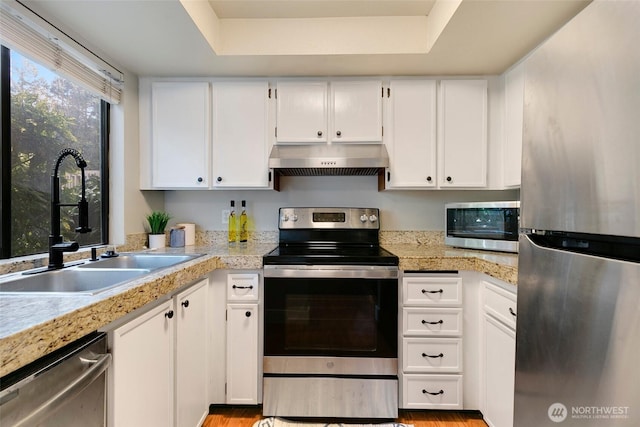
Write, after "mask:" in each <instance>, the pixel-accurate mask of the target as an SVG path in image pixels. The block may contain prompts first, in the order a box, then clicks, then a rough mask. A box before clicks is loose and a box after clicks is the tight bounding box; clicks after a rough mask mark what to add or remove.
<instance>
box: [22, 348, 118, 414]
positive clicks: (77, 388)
mask: <svg viewBox="0 0 640 427" xmlns="http://www.w3.org/2000/svg"><path fill="white" fill-rule="evenodd" d="M80 360H81V361H82V362H83V363H87V364H91V365H93V366H91V367H90V368H89V369H87V370H86V371H84V372H82V373H81V374H80V375H78V376H77V377H76V378H74V379H73V380H71V381H70V382H69V384H67V385H66V386H65V387H64V388H63V389H62V390H60V391H59V392H57V393H56V394H54V395H53V396H51V397H50V398H49V399H47V400H46V401H45V402H43V403H42V404H41V405H40V406H38V407H37V408H36V409H34V410H33V411H31V413H29V415H27V416H26V417H24V418H23V419H21V420H20V421H18V422H17V423H16V424H14V426H13V427H22V426H32V425H34V424H36V423H38V422H40V421H42V420H43V419H45V418H46V417H47V416H48V414H50V413H51V411H52V410H53V409H54V408H56V407H58V406H60V405H62V404H64V403H65V402H67V401H69V400H71V399H72V398H74V397H75V396H77V395H78V394H80V392H82V391H83V390H84V389H86V388H87V387H88V386H89V385H90V384H91V383H92V382H94V381H95V380H96V379H98V378H99V377H100V375H102V374H103V373H104V371H106V370H107V368H108V367H109V366H110V365H111V354H109V353H106V354H100V355H98V357H96V358H95V359H87V358H84V357H82V358H81V359H80Z"/></svg>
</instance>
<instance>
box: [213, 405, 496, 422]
mask: <svg viewBox="0 0 640 427" xmlns="http://www.w3.org/2000/svg"><path fill="white" fill-rule="evenodd" d="M211 412H212V413H211V414H210V415H209V416H208V417H207V418H206V419H205V421H204V424H203V425H202V427H251V426H252V425H253V423H255V422H256V421H258V420H260V419H262V418H263V417H262V408H261V407H259V406H248V407H244V406H232V407H215V408H213V409H212V411H211ZM396 421H397V422H401V423H406V424H413V425H414V426H415V427H487V425H486V424H485V422H484V421H483V420H482V416H481V415H480V414H479V413H477V412H455V411H407V410H400V414H399V417H398V419H397V420H396Z"/></svg>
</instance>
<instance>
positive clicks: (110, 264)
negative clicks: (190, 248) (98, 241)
mask: <svg viewBox="0 0 640 427" xmlns="http://www.w3.org/2000/svg"><path fill="white" fill-rule="evenodd" d="M199 256H201V255H200V254H192V255H181V254H152V253H121V254H120V255H119V256H117V257H115V258H106V259H101V260H100V261H93V262H88V263H86V264H83V265H81V266H79V267H78V268H79V269H82V270H85V269H86V270H91V269H94V268H100V269H104V268H113V269H121V268H142V269H146V270H157V269H159V268H165V267H170V266H172V265H176V264H179V263H181V262H185V261H189V260H191V259H194V258H197V257H199Z"/></svg>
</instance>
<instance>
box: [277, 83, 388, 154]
mask: <svg viewBox="0 0 640 427" xmlns="http://www.w3.org/2000/svg"><path fill="white" fill-rule="evenodd" d="M276 104H277V113H276V117H277V118H276V120H277V127H276V141H277V142H279V143H310V142H319V143H326V142H328V141H331V142H380V141H382V81H380V80H358V81H336V82H325V81H284V82H278V84H277V102H276Z"/></svg>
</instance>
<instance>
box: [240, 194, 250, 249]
mask: <svg viewBox="0 0 640 427" xmlns="http://www.w3.org/2000/svg"><path fill="white" fill-rule="evenodd" d="M238 228H239V229H240V246H247V242H248V241H249V224H248V217H247V204H246V202H245V201H244V200H243V201H242V212H240V226H239V227H238Z"/></svg>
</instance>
